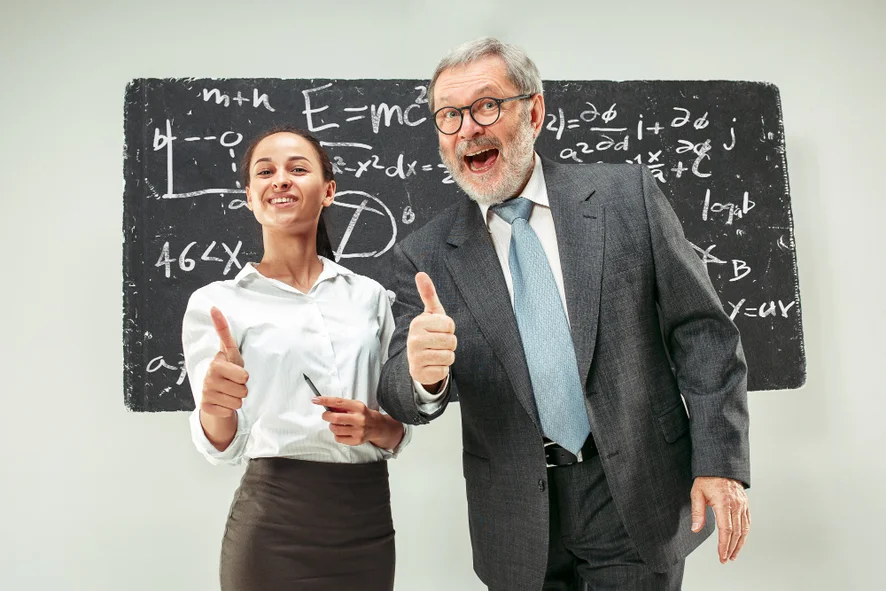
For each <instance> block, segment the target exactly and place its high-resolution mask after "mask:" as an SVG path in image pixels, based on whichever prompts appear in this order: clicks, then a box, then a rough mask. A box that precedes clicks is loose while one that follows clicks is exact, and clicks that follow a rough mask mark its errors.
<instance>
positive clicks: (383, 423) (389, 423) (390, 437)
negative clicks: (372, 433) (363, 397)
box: [369, 410, 404, 451]
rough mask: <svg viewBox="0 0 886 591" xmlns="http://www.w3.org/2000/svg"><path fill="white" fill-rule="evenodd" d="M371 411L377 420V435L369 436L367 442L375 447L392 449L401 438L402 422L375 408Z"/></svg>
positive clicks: (398, 443)
mask: <svg viewBox="0 0 886 591" xmlns="http://www.w3.org/2000/svg"><path fill="white" fill-rule="evenodd" d="M372 412H373V414H375V415H376V417H375V418H376V420H377V421H378V430H377V432H378V435H377V436H376V437H371V438H370V439H369V442H370V443H371V444H372V445H374V446H375V447H379V448H381V449H385V450H388V451H393V450H394V449H396V448H397V446H398V445H400V442H401V441H402V440H403V434H404V430H403V424H402V423H400V421H397V420H396V419H394V418H392V417H390V416H388V415H386V414H383V413H380V412H379V411H377V410H374V411H372Z"/></svg>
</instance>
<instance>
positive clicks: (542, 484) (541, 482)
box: [538, 479, 546, 492]
mask: <svg viewBox="0 0 886 591" xmlns="http://www.w3.org/2000/svg"><path fill="white" fill-rule="evenodd" d="M545 486H546V484H545V481H544V480H543V479H539V481H538V490H540V491H541V492H545Z"/></svg>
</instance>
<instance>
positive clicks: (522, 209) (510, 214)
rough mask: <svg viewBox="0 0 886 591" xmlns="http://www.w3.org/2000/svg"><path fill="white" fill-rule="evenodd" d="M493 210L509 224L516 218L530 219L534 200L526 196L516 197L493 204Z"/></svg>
mask: <svg viewBox="0 0 886 591" xmlns="http://www.w3.org/2000/svg"><path fill="white" fill-rule="evenodd" d="M492 211H494V212H495V214H496V215H497V216H498V217H500V218H501V219H503V220H504V221H506V222H507V223H509V224H513V223H514V220H516V219H521V220H527V221H529V214H530V213H531V212H532V201H530V200H529V199H526V198H525V197H514V198H513V199H508V200H507V201H505V202H504V203H499V204H498V205H493V206H492Z"/></svg>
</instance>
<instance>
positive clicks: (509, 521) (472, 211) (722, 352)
mask: <svg viewBox="0 0 886 591" xmlns="http://www.w3.org/2000/svg"><path fill="white" fill-rule="evenodd" d="M428 95H429V98H430V105H431V111H432V112H433V117H434V122H435V125H436V127H437V132H438V139H439V144H440V156H441V158H442V160H443V162H444V163H445V164H446V166H447V167H448V168H449V170H450V171H451V172H452V176H453V178H454V179H455V180H456V182H457V183H458V185H459V186H460V187H461V188H462V189H463V190H464V192H465V193H466V194H467V197H465V198H463V199H461V200H459V201H458V202H457V203H456V204H454V205H453V206H452V207H450V208H448V209H447V210H446V211H444V212H442V213H441V214H440V215H438V216H437V217H436V218H434V219H433V220H431V221H430V222H428V223H427V224H426V225H425V226H424V227H423V228H421V229H420V230H417V231H415V232H414V233H413V234H412V235H411V236H409V237H408V238H407V239H405V240H404V241H403V242H402V243H400V244H399V245H398V246H397V247H396V248H395V250H394V256H393V259H394V260H393V264H392V269H393V273H394V277H393V279H392V281H393V286H394V287H395V289H396V293H397V302H396V305H395V315H396V316H397V329H396V332H395V335H394V338H393V341H392V343H391V348H390V358H389V361H388V362H387V364H386V365H385V367H384V370H383V374H382V378H381V384H380V386H379V400H380V402H381V404H382V406H384V408H385V409H386V410H387V411H388V412H389V413H390V414H391V415H392V416H393V417H394V418H396V419H397V420H399V421H402V422H404V423H413V424H421V423H426V422H428V421H430V420H432V419H434V418H436V417H437V416H439V415H440V413H442V412H443V410H444V409H445V408H446V405H447V402H448V400H449V399H450V398H451V396H452V395H453V393H454V392H456V391H457V392H458V399H459V401H460V402H461V412H462V428H463V429H462V432H463V444H464V456H463V463H464V475H465V484H466V488H467V499H468V513H469V520H470V532H471V542H472V546H473V552H474V569H475V571H476V572H477V574H478V576H479V577H480V579H481V580H482V581H483V582H484V583H485V584H486V585H488V586H489V588H490V589H493V590H502V591H504V590H507V591H520V590H526V591H537V590H539V589H578V588H580V585H581V584H582V581H585V582H586V583H587V584H588V585H589V587H590V588H591V589H594V590H598V589H630V590H639V589H649V590H656V591H660V590H665V589H679V588H680V585H681V581H682V577H683V565H684V559H685V557H686V555H687V554H689V552H691V551H692V550H693V549H694V548H695V547H696V546H698V544H700V543H701V542H702V541H703V540H704V539H705V538H706V537H707V536H708V534H710V533H711V532H712V531H713V529H714V519H713V518H714V517H715V518H716V524H717V527H718V529H719V544H718V546H717V552H718V555H719V559H720V561H721V562H724V563H725V562H727V561H728V560H733V559H735V558H736V557H737V556H738V553H739V551H740V550H741V548H742V545H743V544H744V541H745V537H746V535H747V533H748V529H749V527H750V514H749V511H748V504H747V498H746V496H745V493H744V488H745V487H747V486H748V483H749V482H750V475H749V472H750V470H749V461H748V436H747V434H748V412H747V392H746V365H745V360H744V355H743V352H742V348H741V343H740V340H739V334H738V331H737V330H736V328H735V326H734V325H733V324H732V322H731V321H730V320H729V317H728V316H727V315H726V314H725V313H724V312H723V309H722V307H721V304H720V301H719V299H718V297H717V294H716V292H715V291H714V289H713V287H712V286H711V283H710V280H709V278H708V276H707V273H706V271H705V267H704V265H703V264H702V263H701V262H700V261H699V259H698V258H697V256H696V255H695V254H694V252H693V250H692V248H691V247H690V245H689V243H688V242H687V241H686V240H685V238H684V237H683V231H682V228H681V226H680V222H679V220H678V219H677V217H676V216H675V215H674V212H673V210H672V209H671V207H670V205H669V203H668V201H667V199H666V198H665V197H664V195H663V194H662V192H661V191H660V190H659V188H658V186H657V185H656V182H655V180H654V179H653V178H652V176H651V175H650V174H649V173H648V171H647V170H646V169H645V168H644V167H641V166H636V165H625V164H621V165H605V164H595V165H581V166H580V165H562V164H558V163H555V162H551V161H549V160H547V159H545V158H541V157H540V156H539V155H537V154H536V153H535V151H534V143H535V139H536V137H537V136H538V134H539V132H540V130H541V128H542V123H543V121H544V118H545V103H544V96H543V92H542V82H541V77H540V75H539V73H538V70H537V69H536V67H535V65H534V64H533V63H532V61H531V60H530V59H529V58H528V57H527V56H526V55H525V54H524V53H523V52H522V51H521V50H519V49H517V48H516V47H514V46H512V45H507V44H503V43H501V42H499V41H496V40H494V39H480V40H477V41H473V42H470V43H467V44H465V45H462V46H460V47H457V48H456V49H454V50H453V51H451V52H450V53H449V54H448V55H447V56H446V57H444V58H443V60H442V61H441V62H440V64H439V65H438V66H437V70H436V71H435V73H434V77H433V79H432V80H431V84H430V87H429V91H428ZM456 347H457V348H458V354H457V355H456V353H455V351H456ZM681 395H682V396H681ZM684 401H685V406H684ZM687 409H688V412H687ZM707 507H710V509H707ZM706 514H707V516H706Z"/></svg>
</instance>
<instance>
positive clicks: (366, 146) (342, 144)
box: [320, 125, 372, 150]
mask: <svg viewBox="0 0 886 591" xmlns="http://www.w3.org/2000/svg"><path fill="white" fill-rule="evenodd" d="M336 127H338V125H336ZM320 145H321V146H324V147H328V148H333V147H338V148H363V149H364V150H371V149H372V146H370V145H369V144H361V143H358V142H320Z"/></svg>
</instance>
